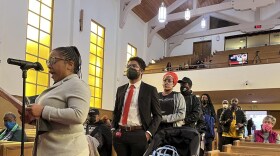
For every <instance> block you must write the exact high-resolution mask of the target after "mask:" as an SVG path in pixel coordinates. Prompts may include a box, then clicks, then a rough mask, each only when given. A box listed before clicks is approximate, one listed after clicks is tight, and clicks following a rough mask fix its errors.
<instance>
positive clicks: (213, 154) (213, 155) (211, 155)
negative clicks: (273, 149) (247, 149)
mask: <svg viewBox="0 0 280 156" xmlns="http://www.w3.org/2000/svg"><path fill="white" fill-rule="evenodd" d="M205 155H206V156H261V155H257V154H246V153H227V152H220V151H219V150H213V151H208V152H206V154H205Z"/></svg>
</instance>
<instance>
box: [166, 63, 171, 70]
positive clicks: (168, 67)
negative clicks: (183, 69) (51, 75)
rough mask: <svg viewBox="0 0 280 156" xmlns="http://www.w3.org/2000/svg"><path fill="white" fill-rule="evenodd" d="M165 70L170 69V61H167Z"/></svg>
mask: <svg viewBox="0 0 280 156" xmlns="http://www.w3.org/2000/svg"><path fill="white" fill-rule="evenodd" d="M165 70H166V71H172V67H171V62H167V65H166V68H165Z"/></svg>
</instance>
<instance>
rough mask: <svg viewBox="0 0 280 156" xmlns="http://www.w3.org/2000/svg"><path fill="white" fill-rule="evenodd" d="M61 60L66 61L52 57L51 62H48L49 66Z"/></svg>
mask: <svg viewBox="0 0 280 156" xmlns="http://www.w3.org/2000/svg"><path fill="white" fill-rule="evenodd" d="M59 60H64V61H65V59H63V58H59V57H50V58H49V60H46V63H47V65H48V66H49V65H54V64H56V62H58V61H59Z"/></svg>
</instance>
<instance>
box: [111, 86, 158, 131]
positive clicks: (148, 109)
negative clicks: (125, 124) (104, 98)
mask: <svg viewBox="0 0 280 156" xmlns="http://www.w3.org/2000/svg"><path fill="white" fill-rule="evenodd" d="M128 86H129V84H125V85H123V86H120V87H119V88H118V90H117V94H116V101H115V108H114V112H113V121H112V127H113V128H115V129H117V128H118V127H119V122H120V119H121V115H122V108H123V105H124V99H125V93H126V90H127V88H128ZM138 108H139V114H140V119H141V123H142V126H143V128H144V130H145V131H149V132H150V133H151V134H152V135H154V134H155V132H156V131H157V128H158V126H159V124H160V122H161V119H162V118H161V109H160V105H159V100H158V92H157V89H156V88H155V87H153V86H151V85H148V84H146V83H144V82H142V83H141V84H140V90H139V96H138Z"/></svg>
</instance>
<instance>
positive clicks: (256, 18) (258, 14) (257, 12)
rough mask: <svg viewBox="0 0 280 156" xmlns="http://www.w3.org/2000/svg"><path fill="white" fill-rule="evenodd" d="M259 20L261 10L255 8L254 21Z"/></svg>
mask: <svg viewBox="0 0 280 156" xmlns="http://www.w3.org/2000/svg"><path fill="white" fill-rule="evenodd" d="M260 20H261V9H260V8H257V9H256V11H255V21H260Z"/></svg>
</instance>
